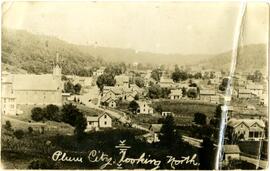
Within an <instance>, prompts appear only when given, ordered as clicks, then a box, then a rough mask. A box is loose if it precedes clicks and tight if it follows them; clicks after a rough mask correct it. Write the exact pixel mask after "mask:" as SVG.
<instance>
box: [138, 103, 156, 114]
mask: <svg viewBox="0 0 270 171" xmlns="http://www.w3.org/2000/svg"><path fill="white" fill-rule="evenodd" d="M137 103H138V105H139V108H138V110H137V113H139V114H153V113H154V109H153V108H152V107H151V106H149V104H148V103H147V102H146V101H137Z"/></svg>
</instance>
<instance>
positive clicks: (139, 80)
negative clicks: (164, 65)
mask: <svg viewBox="0 0 270 171" xmlns="http://www.w3.org/2000/svg"><path fill="white" fill-rule="evenodd" d="M135 84H136V85H137V86H138V87H140V88H142V87H144V80H143V78H141V77H136V78H135Z"/></svg>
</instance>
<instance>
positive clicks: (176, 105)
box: [152, 100, 216, 117]
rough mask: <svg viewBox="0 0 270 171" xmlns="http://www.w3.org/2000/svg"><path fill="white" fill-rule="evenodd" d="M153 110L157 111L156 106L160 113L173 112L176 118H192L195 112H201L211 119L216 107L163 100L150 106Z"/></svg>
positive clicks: (198, 103)
mask: <svg viewBox="0 0 270 171" xmlns="http://www.w3.org/2000/svg"><path fill="white" fill-rule="evenodd" d="M152 106H153V108H154V109H155V110H157V108H158V106H159V107H161V108H162V111H166V112H173V113H174V114H175V115H176V116H177V115H182V116H193V115H194V113H196V112H201V113H204V114H205V115H207V116H208V117H212V116H213V115H214V112H215V110H216V105H214V104H209V103H201V102H191V101H184V100H177V101H171V100H163V101H155V102H153V104H152Z"/></svg>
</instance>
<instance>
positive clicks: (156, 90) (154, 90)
mask: <svg viewBox="0 0 270 171" xmlns="http://www.w3.org/2000/svg"><path fill="white" fill-rule="evenodd" d="M160 96H161V88H160V86H159V85H158V84H154V85H152V86H151V87H149V89H148V97H150V98H151V99H158V98H160Z"/></svg>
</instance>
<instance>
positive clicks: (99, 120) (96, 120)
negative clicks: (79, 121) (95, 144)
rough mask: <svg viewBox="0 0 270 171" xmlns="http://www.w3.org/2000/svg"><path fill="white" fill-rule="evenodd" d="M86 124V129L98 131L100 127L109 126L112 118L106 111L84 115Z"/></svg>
mask: <svg viewBox="0 0 270 171" xmlns="http://www.w3.org/2000/svg"><path fill="white" fill-rule="evenodd" d="M86 120H87V126H86V131H91V130H95V131H98V130H100V128H111V127H112V118H111V116H110V115H108V114H107V113H103V114H101V115H99V116H88V117H86Z"/></svg>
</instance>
